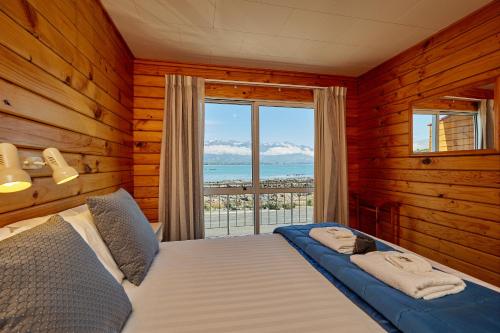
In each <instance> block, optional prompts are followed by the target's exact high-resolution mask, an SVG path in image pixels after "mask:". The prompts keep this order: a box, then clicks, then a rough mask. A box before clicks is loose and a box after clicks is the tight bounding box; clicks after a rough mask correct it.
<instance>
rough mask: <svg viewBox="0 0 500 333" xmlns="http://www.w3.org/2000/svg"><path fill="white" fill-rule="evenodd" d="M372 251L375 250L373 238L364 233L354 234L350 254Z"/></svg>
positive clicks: (375, 245)
mask: <svg viewBox="0 0 500 333" xmlns="http://www.w3.org/2000/svg"><path fill="white" fill-rule="evenodd" d="M372 251H377V244H376V243H375V240H374V239H373V238H370V237H368V236H365V235H358V236H356V241H355V242H354V250H353V251H352V254H364V253H368V252H372Z"/></svg>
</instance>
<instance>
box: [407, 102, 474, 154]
mask: <svg viewBox="0 0 500 333" xmlns="http://www.w3.org/2000/svg"><path fill="white" fill-rule="evenodd" d="M477 127H478V114H477V112H459V111H439V110H415V111H414V112H413V152H445V151H457V150H474V149H478V136H477Z"/></svg>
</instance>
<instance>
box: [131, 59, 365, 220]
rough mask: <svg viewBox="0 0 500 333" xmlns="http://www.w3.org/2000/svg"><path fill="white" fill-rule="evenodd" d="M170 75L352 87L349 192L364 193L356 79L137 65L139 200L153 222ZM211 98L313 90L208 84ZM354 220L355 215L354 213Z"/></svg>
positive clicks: (304, 96)
mask: <svg viewBox="0 0 500 333" xmlns="http://www.w3.org/2000/svg"><path fill="white" fill-rule="evenodd" d="M165 74H182V75H191V76H201V77H204V78H207V79H215V80H234V81H248V82H268V83H284V84H295V85H314V86H333V85H342V86H346V87H347V126H348V129H347V133H348V144H349V148H348V158H349V189H350V191H351V192H355V191H357V190H358V163H357V159H358V156H357V154H358V153H357V144H356V142H357V129H356V126H355V125H356V119H357V92H356V81H355V79H354V78H349V77H341V76H332V75H316V74H306V73H295V72H285V71H271V70H263V69H249V68H236V67H226V66H210V65H194V64H181V63H171V62H162V61H151V60H136V61H135V62H134V196H135V198H136V199H137V201H138V202H139V205H140V206H141V208H142V209H143V210H144V212H145V214H146V215H147V216H148V218H149V219H151V220H152V221H154V220H157V218H158V182H159V179H158V170H159V163H160V140H161V129H162V119H163V106H164V94H165V77H164V76H165ZM206 95H207V96H208V97H218V98H236V99H264V100H290V101H311V102H312V100H313V98H312V91H310V90H296V89H281V91H280V90H278V89H277V88H270V87H262V86H261V87H256V86H236V87H235V86H233V85H221V84H207V85H206ZM351 215H352V216H354V213H353V214H351Z"/></svg>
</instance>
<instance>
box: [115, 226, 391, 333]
mask: <svg viewBox="0 0 500 333" xmlns="http://www.w3.org/2000/svg"><path fill="white" fill-rule="evenodd" d="M123 285H124V287H125V291H126V292H127V295H128V296H129V298H130V300H131V302H132V305H133V308H134V311H133V312H132V315H131V317H130V318H129V320H128V322H127V323H126V325H125V327H124V330H123V332H124V333H131V332H152V333H153V332H179V333H180V332H183V333H187V332H207V333H209V332H332V330H333V329H334V330H335V331H336V332H384V330H383V329H382V328H381V327H380V326H379V325H378V324H377V323H376V322H375V321H373V320H372V319H371V318H370V317H369V316H368V315H367V314H365V313H364V312H363V311H362V310H361V309H360V308H358V307H357V306H356V305H355V304H353V303H352V302H351V301H350V300H349V299H348V298H347V297H345V296H344V295H343V294H342V293H341V292H340V291H339V290H338V289H337V288H335V287H334V286H332V285H331V283H330V282H328V281H327V280H326V279H325V278H324V277H323V276H322V275H321V273H319V272H318V271H317V270H316V269H314V268H313V267H312V266H311V265H309V264H308V263H307V261H306V260H305V259H304V258H303V257H302V256H301V255H300V254H299V253H298V252H297V251H296V250H295V249H294V248H293V247H291V246H290V245H289V244H288V242H287V241H286V240H285V239H284V238H283V237H282V236H280V235H256V236H242V237H234V238H226V239H207V240H197V241H183V242H170V243H162V244H161V245H160V251H159V253H158V255H157V257H156V258H155V261H154V262H153V265H152V266H151V268H150V271H149V272H148V276H147V277H146V279H145V280H144V281H143V283H142V284H141V285H140V286H138V287H137V286H134V285H132V284H131V283H129V282H128V281H124V284H123ZM292 290H293V291H294V292H291V291H292Z"/></svg>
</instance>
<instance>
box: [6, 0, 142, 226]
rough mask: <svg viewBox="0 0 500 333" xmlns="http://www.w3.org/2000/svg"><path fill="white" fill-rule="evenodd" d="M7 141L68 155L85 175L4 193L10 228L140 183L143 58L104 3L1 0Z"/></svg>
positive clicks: (25, 152) (43, 173)
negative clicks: (138, 88) (137, 127)
mask: <svg viewBox="0 0 500 333" xmlns="http://www.w3.org/2000/svg"><path fill="white" fill-rule="evenodd" d="M0 26H1V29H2V32H1V33H0V142H11V143H13V144H15V145H16V146H18V147H19V148H20V154H21V156H22V157H25V156H41V152H42V150H43V149H44V148H47V147H56V148H58V149H60V150H61V152H63V155H64V157H65V158H66V160H67V161H68V163H69V164H70V165H72V166H74V167H75V168H76V169H77V170H78V171H79V172H80V177H79V178H78V179H76V180H74V181H71V182H68V183H66V184H63V185H56V184H55V183H54V181H53V180H52V178H51V172H50V170H49V169H48V168H47V167H44V168H43V169H40V170H35V171H33V172H30V174H31V176H32V179H33V186H32V187H31V188H30V189H28V190H25V191H22V192H17V193H13V194H0V225H5V224H8V223H11V222H14V221H17V220H20V219H25V218H30V217H35V216H42V215H45V214H49V213H53V212H57V211H60V210H64V209H67V208H70V207H74V206H77V205H79V204H82V203H83V202H84V201H85V197H86V196H88V195H91V194H99V193H106V192H109V191H112V190H114V189H117V188H118V187H120V186H122V187H124V188H126V189H129V190H132V180H133V179H132V61H133V56H132V54H131V52H130V50H129V49H128V47H127V46H126V44H125V43H124V41H123V40H122V39H121V36H120V35H119V34H118V32H117V30H116V29H115V27H114V26H113V24H112V23H111V21H110V20H109V18H108V16H107V14H106V12H105V11H104V10H103V8H102V7H101V5H100V3H99V1H97V0H84V1H76V0H51V1H46V0H2V1H0Z"/></svg>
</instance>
